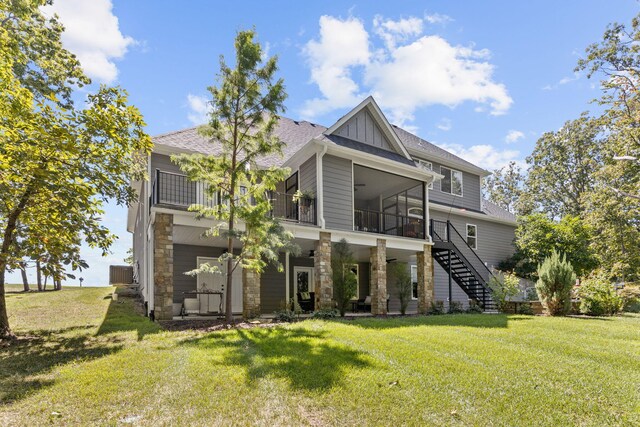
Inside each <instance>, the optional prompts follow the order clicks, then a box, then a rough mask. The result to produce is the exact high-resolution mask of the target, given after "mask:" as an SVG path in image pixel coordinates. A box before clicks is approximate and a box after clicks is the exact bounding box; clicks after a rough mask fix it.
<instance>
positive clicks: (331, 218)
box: [128, 97, 516, 319]
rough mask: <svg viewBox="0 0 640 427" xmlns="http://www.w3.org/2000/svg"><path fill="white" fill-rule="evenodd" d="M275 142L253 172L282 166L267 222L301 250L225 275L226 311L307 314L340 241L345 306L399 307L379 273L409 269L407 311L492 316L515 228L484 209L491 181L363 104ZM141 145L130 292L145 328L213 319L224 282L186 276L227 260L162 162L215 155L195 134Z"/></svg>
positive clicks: (187, 192)
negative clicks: (277, 262) (296, 310)
mask: <svg viewBox="0 0 640 427" xmlns="http://www.w3.org/2000/svg"><path fill="white" fill-rule="evenodd" d="M275 135H276V136H277V137H278V138H280V140H281V141H282V142H283V143H284V144H285V145H284V156H283V157H282V158H280V157H276V156H272V157H269V158H265V159H263V161H262V166H265V167H268V166H271V165H281V166H285V167H288V168H289V169H290V170H291V175H290V176H289V177H288V178H287V179H286V180H285V181H284V182H282V183H281V185H280V187H279V188H278V191H275V192H273V194H272V195H271V200H272V206H273V215H274V216H277V217H278V218H280V219H281V222H282V224H284V226H285V227H286V228H287V229H288V230H290V231H291V232H292V233H293V235H294V236H295V243H297V245H298V246H299V247H300V248H301V253H300V254H298V255H297V256H294V255H292V254H289V253H282V254H281V255H280V256H281V261H282V264H283V265H284V266H285V268H284V271H281V272H279V271H278V270H277V269H276V268H275V267H271V266H270V267H268V268H267V269H266V270H265V271H264V272H263V273H262V274H261V275H257V274H250V273H248V272H242V271H241V270H237V271H236V272H234V278H233V292H232V294H233V295H232V296H233V306H232V310H233V312H234V313H238V314H239V313H244V315H245V316H249V315H258V314H270V313H273V311H275V310H277V309H279V308H281V307H283V306H284V304H286V302H287V301H290V300H291V299H292V298H295V299H304V300H305V302H306V300H311V302H312V305H311V308H318V307H325V306H328V305H330V304H331V299H332V280H331V271H330V261H331V245H332V243H333V242H337V241H339V240H340V239H342V238H345V239H346V240H347V241H348V242H349V244H350V246H351V248H352V250H353V253H354V255H355V258H356V261H357V262H356V263H354V265H353V267H352V269H353V271H354V272H355V273H356V276H357V279H358V289H357V297H358V298H359V299H360V300H361V302H362V301H363V300H364V301H366V304H365V305H364V307H365V309H366V310H370V311H371V313H372V314H374V315H378V314H385V313H387V311H392V312H393V311H397V310H398V309H399V298H398V295H397V291H396V283H395V280H394V277H392V274H391V271H392V269H388V266H389V265H390V263H403V265H404V266H405V267H406V268H407V269H408V270H409V271H410V274H411V278H412V282H413V295H412V301H411V304H410V305H409V309H408V311H409V312H414V313H415V312H425V311H426V310H427V309H428V308H429V306H430V304H431V303H432V302H433V301H438V300H441V301H444V302H445V307H446V306H447V302H448V301H459V302H461V303H463V304H464V305H467V304H468V303H469V301H470V300H475V301H478V302H479V303H481V304H483V305H484V306H485V307H487V308H489V307H491V306H492V301H491V297H490V294H489V292H488V288H487V280H488V278H489V277H490V274H491V273H490V268H491V267H492V266H495V265H497V264H498V263H499V262H500V261H502V260H503V259H505V258H507V257H509V256H510V255H511V254H512V253H513V250H514V249H513V240H514V231H515V227H516V222H515V218H514V216H513V215H511V214H510V213H509V212H506V211H504V210H502V209H500V208H498V207H497V206H495V205H494V204H492V203H490V202H488V201H486V200H483V198H482V194H481V180H482V177H483V176H486V175H488V174H489V172H487V171H486V170H484V169H482V168H480V167H478V166H476V165H474V164H472V163H470V162H467V161H465V160H463V159H461V158H460V157H458V156H456V155H454V154H452V153H450V152H448V151H446V150H443V149H441V148H439V147H437V146H435V145H433V144H431V143H429V142H427V141H425V140H424V139H421V138H419V137H417V136H415V135H413V134H411V133H409V132H407V131H405V130H403V129H400V128H398V127H396V126H393V125H391V124H390V123H389V122H388V121H387V119H386V118H385V116H384V115H383V114H382V112H381V110H380V108H379V107H378V105H377V104H376V102H375V101H374V100H373V98H371V97H369V98H367V99H365V100H364V101H363V102H362V103H360V105H358V106H356V107H355V108H354V109H353V110H352V111H350V112H349V113H348V114H346V115H345V116H344V117H342V118H341V119H340V120H338V121H337V122H336V123H334V124H333V125H332V126H330V127H328V128H327V127H324V126H321V125H318V124H314V123H309V122H307V121H295V120H291V119H287V118H281V119H280V121H279V124H278V126H277V129H276V131H275ZM153 142H154V149H153V152H152V154H151V155H150V156H149V159H148V172H149V177H150V179H149V180H148V181H145V182H135V183H133V185H134V187H135V188H136V190H137V191H138V192H139V195H140V197H139V202H138V203H136V204H134V205H132V206H131V207H130V208H129V212H128V230H129V231H130V232H132V233H133V235H134V238H133V249H134V251H133V254H134V264H135V265H134V270H135V271H134V275H135V277H136V278H137V281H138V283H139V289H140V292H141V295H142V297H143V298H144V301H145V303H146V305H147V307H148V310H149V313H150V314H153V315H154V316H155V318H156V319H171V318H173V317H175V316H177V315H178V314H179V313H180V311H181V309H182V308H183V307H186V308H188V309H190V311H194V312H200V313H215V312H218V311H221V310H224V306H223V304H224V292H225V290H224V286H223V282H224V278H223V276H222V275H220V274H212V273H202V274H198V275H196V276H190V275H186V274H185V272H187V271H190V270H193V269H195V268H196V267H197V266H198V265H200V264H202V263H210V264H216V263H217V262H218V261H217V258H218V257H219V256H220V255H221V254H222V253H223V251H224V250H225V249H223V248H225V247H226V244H225V243H226V242H225V241H223V240H222V239H221V238H203V237H202V235H203V232H204V231H205V230H206V229H207V228H208V227H210V226H211V225H213V224H214V221H215V220H214V219H196V217H195V214H194V213H193V212H188V211H187V208H188V206H189V205H191V204H194V203H199V204H207V203H215V200H210V199H209V198H208V196H207V195H206V194H205V192H204V191H203V188H204V187H203V184H202V183H198V182H191V181H189V180H188V179H187V178H186V177H185V176H184V174H183V173H182V172H181V170H180V169H179V168H178V166H176V165H175V164H174V163H173V162H172V161H171V159H170V156H171V155H172V154H174V153H192V152H198V153H204V154H210V155H216V154H217V153H218V152H219V148H220V147H219V146H218V145H216V144H215V143H211V142H210V141H206V140H205V139H204V138H203V137H201V136H200V135H199V134H198V132H197V130H196V129H195V128H190V129H184V130H180V131H176V132H170V133H166V134H163V135H158V136H156V137H154V138H153ZM298 190H299V191H301V192H302V193H303V194H304V196H305V197H303V198H302V199H300V200H297V199H295V198H294V197H293V194H294V193H296V191H298ZM220 268H221V269H224V266H220ZM387 270H389V272H388V271H387ZM187 302H188V303H189V304H187ZM369 307H370V308H369ZM354 308H356V304H354ZM361 308H362V307H361Z"/></svg>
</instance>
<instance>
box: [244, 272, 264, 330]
mask: <svg viewBox="0 0 640 427" xmlns="http://www.w3.org/2000/svg"><path fill="white" fill-rule="evenodd" d="M258 316H260V273H258V272H255V271H251V270H247V269H243V270H242V317H244V318H245V319H253V318H255V317H258Z"/></svg>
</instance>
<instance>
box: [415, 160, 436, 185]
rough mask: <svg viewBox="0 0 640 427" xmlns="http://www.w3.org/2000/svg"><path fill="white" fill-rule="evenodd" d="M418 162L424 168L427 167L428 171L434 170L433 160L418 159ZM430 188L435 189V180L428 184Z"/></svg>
mask: <svg viewBox="0 0 640 427" xmlns="http://www.w3.org/2000/svg"><path fill="white" fill-rule="evenodd" d="M416 161H417V162H418V166H419V167H421V168H422V169H426V170H428V171H433V164H432V163H431V162H427V161H426V160H422V159H416ZM428 188H429V190H433V182H432V183H430V184H429V186H428Z"/></svg>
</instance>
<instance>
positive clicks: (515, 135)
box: [504, 129, 524, 144]
mask: <svg viewBox="0 0 640 427" xmlns="http://www.w3.org/2000/svg"><path fill="white" fill-rule="evenodd" d="M522 138H524V133H522V132H520V131H519V130H513V129H512V130H510V131H509V132H507V136H505V137H504V142H506V143H507V144H513V143H514V142H516V141H518V140H519V139H522Z"/></svg>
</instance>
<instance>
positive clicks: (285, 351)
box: [183, 328, 371, 391]
mask: <svg viewBox="0 0 640 427" xmlns="http://www.w3.org/2000/svg"><path fill="white" fill-rule="evenodd" d="M183 343H184V344H186V345H192V346H196V347H199V348H201V349H210V350H222V352H223V354H224V358H223V360H224V361H223V363H224V364H225V365H228V364H231V365H236V366H238V367H240V368H243V369H245V370H246V372H247V377H248V381H250V382H253V381H256V380H259V379H261V378H265V377H276V378H283V379H285V380H286V381H287V382H288V384H289V386H290V387H291V388H292V389H293V390H307V391H323V390H326V389H329V388H331V387H334V386H336V385H338V386H339V385H340V384H341V383H342V381H343V380H344V377H345V375H346V374H347V373H348V372H349V371H352V370H354V369H356V370H358V369H365V368H367V367H369V366H371V361H370V360H368V359H367V357H366V356H365V354H364V353H362V352H359V351H356V350H353V349H350V348H348V347H346V346H344V345H339V344H336V343H332V342H330V341H329V339H328V338H327V337H326V333H325V332H321V331H310V330H307V329H304V328H296V329H285V328H268V329H267V328H254V329H248V330H240V329H239V330H235V331H234V332H233V333H213V334H209V335H207V336H205V337H202V338H198V339H192V340H187V341H184V342H183Z"/></svg>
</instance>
